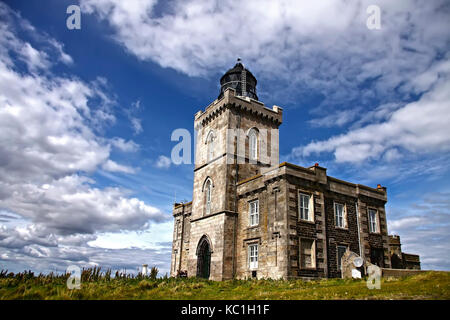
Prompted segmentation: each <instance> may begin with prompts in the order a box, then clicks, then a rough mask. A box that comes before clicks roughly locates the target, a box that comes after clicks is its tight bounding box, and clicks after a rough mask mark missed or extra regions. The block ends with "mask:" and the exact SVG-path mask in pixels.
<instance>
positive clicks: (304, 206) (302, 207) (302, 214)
mask: <svg viewBox="0 0 450 320" xmlns="http://www.w3.org/2000/svg"><path fill="white" fill-rule="evenodd" d="M298 202H299V218H300V219H301V220H307V221H313V220H314V217H313V212H314V211H313V210H314V209H313V197H312V196H311V195H309V194H306V193H299V195H298Z"/></svg>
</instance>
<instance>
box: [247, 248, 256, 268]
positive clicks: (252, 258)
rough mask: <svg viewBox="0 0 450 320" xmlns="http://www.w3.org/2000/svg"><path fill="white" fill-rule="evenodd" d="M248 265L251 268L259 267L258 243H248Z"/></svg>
mask: <svg viewBox="0 0 450 320" xmlns="http://www.w3.org/2000/svg"><path fill="white" fill-rule="evenodd" d="M248 266H249V268H250V269H257V268H258V245H257V244H256V243H255V244H249V245H248Z"/></svg>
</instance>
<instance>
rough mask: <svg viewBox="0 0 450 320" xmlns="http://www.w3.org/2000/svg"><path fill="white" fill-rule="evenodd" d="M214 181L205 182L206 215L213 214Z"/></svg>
mask: <svg viewBox="0 0 450 320" xmlns="http://www.w3.org/2000/svg"><path fill="white" fill-rule="evenodd" d="M212 188H213V185H212V181H211V179H210V178H208V179H207V180H206V182H205V187H204V192H205V214H210V213H211V198H212Z"/></svg>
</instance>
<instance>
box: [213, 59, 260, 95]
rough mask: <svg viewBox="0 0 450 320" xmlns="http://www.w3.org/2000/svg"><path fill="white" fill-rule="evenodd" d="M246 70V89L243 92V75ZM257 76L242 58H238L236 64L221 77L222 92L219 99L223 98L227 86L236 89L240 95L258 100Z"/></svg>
mask: <svg viewBox="0 0 450 320" xmlns="http://www.w3.org/2000/svg"><path fill="white" fill-rule="evenodd" d="M244 70H245V78H246V79H245V90H244V92H242V87H243V85H242V82H243V81H242V80H243V79H242V75H243V71H244ZM256 83H257V81H256V78H255V76H254V75H253V74H252V73H251V72H250V70H248V69H246V68H245V67H244V65H243V64H242V62H241V59H238V60H237V63H236V64H235V66H234V67H233V68H231V69H229V70H228V71H227V72H226V73H225V74H224V75H223V76H222V77H221V78H220V94H219V99H220V98H222V96H223V93H224V92H225V90H226V89H227V88H233V89H234V90H236V94H237V95H239V96H245V97H250V98H252V99H255V100H258V96H257V95H256Z"/></svg>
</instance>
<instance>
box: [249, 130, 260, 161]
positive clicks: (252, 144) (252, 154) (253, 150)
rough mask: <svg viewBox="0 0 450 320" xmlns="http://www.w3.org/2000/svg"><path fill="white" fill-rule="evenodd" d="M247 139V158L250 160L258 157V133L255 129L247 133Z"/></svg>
mask: <svg viewBox="0 0 450 320" xmlns="http://www.w3.org/2000/svg"><path fill="white" fill-rule="evenodd" d="M248 141H249V152H248V153H249V158H250V160H257V159H258V133H257V131H256V130H251V131H250V133H249V135H248Z"/></svg>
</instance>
